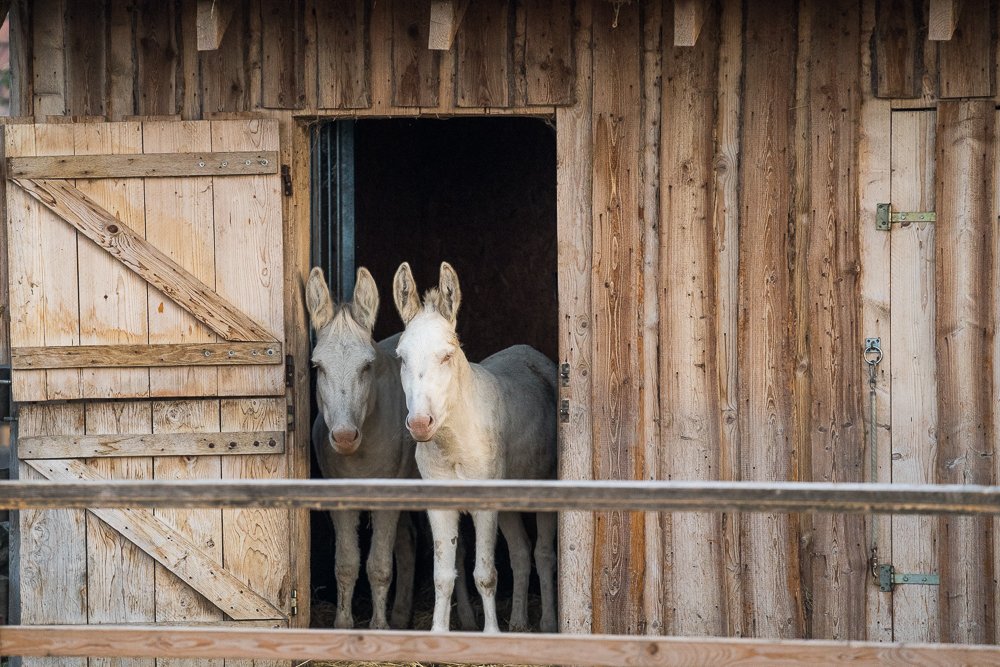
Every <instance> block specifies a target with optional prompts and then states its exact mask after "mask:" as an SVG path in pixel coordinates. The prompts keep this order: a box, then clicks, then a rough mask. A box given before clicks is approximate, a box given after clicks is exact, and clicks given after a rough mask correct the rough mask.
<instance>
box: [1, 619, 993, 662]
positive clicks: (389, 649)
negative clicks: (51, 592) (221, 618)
mask: <svg viewBox="0 0 1000 667" xmlns="http://www.w3.org/2000/svg"><path fill="white" fill-rule="evenodd" d="M0 654H2V655H25V656H28V655H30V656H89V657H137V658H143V657H149V658H154V657H155V658H270V659H283V660H363V661H365V662H380V661H400V660H406V661H411V660H418V661H421V662H424V661H426V662H449V663H453V662H467V663H477V664H494V663H513V664H559V663H562V664H568V663H572V664H577V665H649V666H652V665H657V666H666V665H693V664H699V665H700V664H767V665H808V664H823V665H839V664H850V665H868V664H871V665H908V666H911V667H912V666H918V665H941V664H954V665H970V664H997V661H998V660H1000V647H996V646H983V645H958V644H909V645H907V644H896V643H877V642H850V641H824V640H767V639H729V638H712V637H648V636H647V637H626V636H620V635H553V634H503V635H484V634H478V633H468V632H451V633H447V634H442V633H431V632H414V631H354V630H286V629H265V628H218V627H212V628H204V627H201V628H199V627H159V626H97V625H92V626H65V625H64V626H31V627H24V626H11V627H4V626H0Z"/></svg>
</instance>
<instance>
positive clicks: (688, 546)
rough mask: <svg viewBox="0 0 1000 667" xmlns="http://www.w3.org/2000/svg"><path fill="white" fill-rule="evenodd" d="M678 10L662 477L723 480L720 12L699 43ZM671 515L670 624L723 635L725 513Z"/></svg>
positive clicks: (663, 179) (670, 70)
mask: <svg viewBox="0 0 1000 667" xmlns="http://www.w3.org/2000/svg"><path fill="white" fill-rule="evenodd" d="M673 9H674V8H673V7H672V6H670V5H668V7H667V9H666V16H665V20H664V23H665V26H664V27H665V29H664V35H665V39H664V40H663V82H664V83H663V118H664V121H663V127H662V134H661V136H660V141H661V144H662V146H661V153H660V163H661V173H660V193H661V196H660V219H661V220H662V221H663V222H662V226H661V242H660V248H659V251H660V261H659V264H660V267H661V276H662V278H661V280H662V285H661V290H660V295H661V297H660V298H661V302H660V312H661V313H663V314H664V316H663V317H662V318H661V320H660V337H661V344H660V346H659V349H660V411H661V421H660V425H661V440H662V443H663V446H662V447H661V448H660V452H659V457H660V466H661V468H662V474H663V478H664V479H671V480H699V479H702V480H715V479H718V478H719V458H720V456H719V439H718V410H719V408H718V398H717V395H716V390H717V384H716V372H717V371H716V367H715V366H716V361H715V351H716V350H715V346H714V342H715V326H714V324H715V323H714V317H715V312H714V311H715V308H714V304H713V299H714V291H715V290H714V284H713V283H714V280H713V279H714V273H715V256H714V255H715V253H714V247H713V245H712V236H711V234H712V225H711V223H710V219H709V216H710V209H709V206H710V202H711V201H712V192H711V185H712V157H713V156H712V143H713V131H714V128H713V125H714V117H715V114H714V110H713V109H714V105H715V95H716V93H715V87H716V85H717V83H718V60H717V57H718V56H717V53H718V52H717V48H718V43H719V40H718V35H717V30H716V17H715V16H709V17H706V21H705V25H704V33H705V34H703V35H702V38H701V39H699V40H698V43H697V45H695V46H694V47H685V48H679V47H676V46H674V45H673V40H672V38H671V36H672V35H673V33H674V11H673ZM712 13H713V14H714V12H712ZM669 520H670V522H671V523H672V529H673V540H672V542H671V543H670V544H669V545H667V548H668V552H667V553H666V554H665V556H664V557H665V558H669V556H670V555H671V554H672V556H673V565H672V567H671V568H670V578H671V581H672V586H671V588H672V591H673V598H672V599H671V600H670V603H671V604H672V606H673V609H674V615H673V622H672V625H671V626H670V628H669V632H670V634H677V635H685V636H687V635H721V634H722V633H723V632H724V630H725V621H724V618H723V615H724V613H725V609H724V605H723V601H722V595H723V579H722V572H721V567H722V562H723V555H722V549H721V546H722V539H721V538H722V533H721V530H722V526H721V516H720V515H718V514H714V513H700V512H699V513H690V512H684V513H681V512H678V513H674V514H672V515H669Z"/></svg>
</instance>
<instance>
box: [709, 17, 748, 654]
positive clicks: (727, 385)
mask: <svg viewBox="0 0 1000 667" xmlns="http://www.w3.org/2000/svg"><path fill="white" fill-rule="evenodd" d="M720 11H721V16H720V18H719V69H718V84H717V92H716V105H717V117H716V131H715V132H716V139H715V149H714V160H713V169H714V174H713V182H712V195H713V199H712V240H713V242H714V248H713V250H714V253H715V257H716V260H715V262H716V280H715V294H714V298H715V312H716V336H715V354H716V379H715V381H716V384H717V389H716V392H717V396H718V399H719V413H718V415H717V416H716V419H717V420H718V423H719V431H718V434H719V475H720V479H724V480H737V479H740V478H741V476H742V464H741V455H740V432H739V423H740V421H739V412H740V403H739V396H738V388H739V383H738V372H739V367H740V364H739V351H738V347H737V340H738V335H737V332H738V321H739V259H740V245H739V216H740V206H739V177H740V172H739V159H740V119H741V114H742V89H741V82H742V72H743V4H742V3H741V2H740V1H739V0H725V1H724V2H723V3H722V4H721V8H720ZM740 524H741V521H740V518H739V516H738V515H731V514H723V515H722V540H723V554H722V556H723V559H724V560H723V563H722V566H721V567H722V573H723V585H724V586H725V595H724V596H723V599H724V600H725V602H726V614H725V619H726V623H727V626H726V627H727V634H729V635H730V636H745V635H746V629H745V628H746V626H745V623H744V616H743V604H742V600H743V581H744V579H743V560H742V559H743V554H742V546H741V541H740Z"/></svg>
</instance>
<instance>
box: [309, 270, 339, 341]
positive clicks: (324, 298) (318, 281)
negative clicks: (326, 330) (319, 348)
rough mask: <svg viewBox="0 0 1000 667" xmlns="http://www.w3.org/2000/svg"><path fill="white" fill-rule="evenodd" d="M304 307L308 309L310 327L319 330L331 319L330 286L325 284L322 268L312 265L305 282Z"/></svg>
mask: <svg viewBox="0 0 1000 667" xmlns="http://www.w3.org/2000/svg"><path fill="white" fill-rule="evenodd" d="M306 308H308V309H309V322H310V323H311V324H312V328H313V329H314V330H316V331H319V330H320V329H322V328H323V327H325V326H326V325H327V323H328V322H329V321H330V320H332V319H333V302H332V301H331V300H330V288H329V287H328V286H327V284H326V276H324V275H323V269H321V268H319V267H318V266H316V267H313V270H312V271H310V272H309V281H308V282H307V283H306Z"/></svg>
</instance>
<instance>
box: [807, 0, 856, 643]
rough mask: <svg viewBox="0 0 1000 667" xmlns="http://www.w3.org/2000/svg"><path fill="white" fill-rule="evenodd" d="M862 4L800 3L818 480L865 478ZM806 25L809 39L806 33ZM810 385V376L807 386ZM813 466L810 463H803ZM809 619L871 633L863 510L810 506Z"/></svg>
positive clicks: (827, 633) (818, 627) (811, 440)
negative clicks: (859, 130) (859, 127)
mask: <svg viewBox="0 0 1000 667" xmlns="http://www.w3.org/2000/svg"><path fill="white" fill-rule="evenodd" d="M860 11H861V5H860V2H858V1H846V2H841V3H838V4H831V3H828V2H823V1H822V0H814V1H811V2H804V3H802V4H801V5H800V12H801V16H800V25H802V28H800V44H802V45H803V47H804V52H803V53H800V55H799V63H800V64H801V65H804V66H803V67H801V68H800V70H799V72H800V76H804V77H805V79H806V80H805V81H803V82H802V84H803V85H802V86H800V90H802V91H803V92H804V93H805V96H804V98H803V99H800V100H799V102H798V103H797V105H799V106H801V105H804V106H805V110H806V112H807V123H808V126H807V127H806V128H803V131H800V132H797V133H796V134H797V136H799V137H801V138H802V139H800V142H799V143H797V146H798V147H799V148H798V151H797V156H796V163H797V165H798V166H797V171H799V172H806V171H808V183H809V189H808V191H806V192H802V193H801V201H803V203H804V204H805V207H804V208H805V209H806V210H805V216H803V218H801V219H800V223H802V224H799V225H797V231H796V241H797V243H798V244H799V248H801V249H802V253H801V254H800V257H801V260H802V261H801V262H800V263H799V264H798V265H797V267H796V283H797V288H798V289H799V290H800V292H801V299H797V301H799V302H800V304H801V307H802V309H801V310H799V311H798V312H797V318H798V320H799V322H800V326H799V340H800V341H802V343H804V344H801V343H800V353H799V359H800V360H805V363H804V364H803V363H802V362H801V361H800V363H799V367H800V368H804V371H803V372H801V373H798V374H797V376H796V381H797V383H796V388H795V391H796V393H799V394H800V395H804V396H808V397H809V402H808V403H807V404H805V405H803V406H802V407H803V408H804V409H803V410H802V411H801V412H800V413H799V414H798V419H799V420H801V427H802V428H801V429H800V432H801V433H803V435H804V437H803V439H802V440H801V442H802V443H803V446H805V447H807V448H808V450H809V451H808V460H809V462H810V464H811V465H810V467H809V469H808V471H807V474H809V475H810V479H811V480H812V481H814V482H863V481H865V479H864V458H863V449H862V448H861V447H859V446H858V444H859V443H860V442H862V437H863V435H864V433H863V428H859V427H860V426H861V425H862V422H861V400H860V395H861V392H862V391H863V390H864V388H866V383H865V382H863V381H862V377H861V376H860V373H859V371H860V367H859V365H858V364H857V363H856V359H857V357H856V356H855V355H857V353H858V350H859V349H861V345H862V339H861V338H862V337H861V333H860V322H859V314H860V312H861V307H860V303H859V302H858V292H859V290H858V282H857V278H858V271H857V267H858V265H859V261H860V254H859V252H860V251H859V247H858V236H857V231H856V228H855V224H856V221H857V220H858V205H857V202H858V191H857V182H856V181H855V180H853V179H847V178H845V177H844V176H845V174H849V173H850V172H851V171H853V170H854V168H855V167H854V165H855V157H856V152H855V151H856V145H857V139H858V137H857V134H856V132H855V127H856V122H857V120H856V119H857V117H858V113H859V111H860V105H859V103H860V99H861V98H860V86H861V81H860V79H859V76H858V75H859V72H860V67H859V65H860V63H859V58H860V35H859V27H860V24H861V20H860V18H861V14H860ZM805 35H808V36H809V38H808V41H807V40H806V39H804V36H805ZM804 385H807V386H804ZM804 470H805V469H804ZM811 524H812V533H811V536H812V539H811V541H810V543H809V547H808V552H807V554H806V557H807V558H808V559H809V561H810V567H809V570H811V581H807V582H806V585H807V586H808V587H809V590H810V591H811V592H812V607H811V622H812V623H811V631H810V633H809V635H808V636H810V637H814V638H817V639H864V638H865V634H866V633H865V613H864V605H865V587H866V586H868V585H870V583H871V582H870V580H869V576H868V569H867V567H866V555H867V554H866V551H865V548H864V546H863V545H864V542H865V537H864V536H865V531H864V528H865V519H864V517H862V516H859V515H840V514H816V515H813V516H812V517H811Z"/></svg>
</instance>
